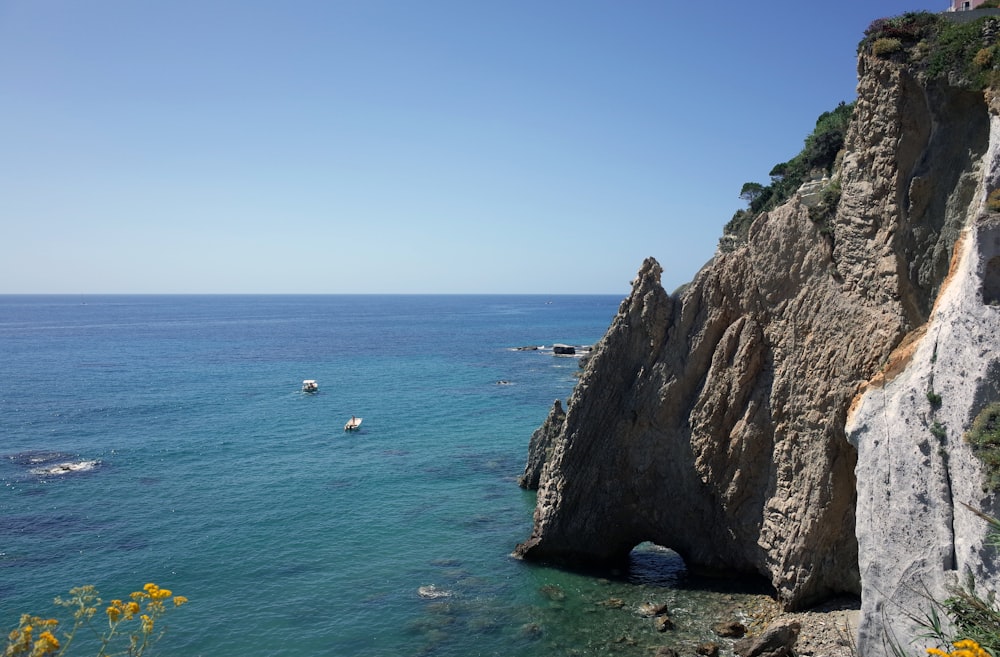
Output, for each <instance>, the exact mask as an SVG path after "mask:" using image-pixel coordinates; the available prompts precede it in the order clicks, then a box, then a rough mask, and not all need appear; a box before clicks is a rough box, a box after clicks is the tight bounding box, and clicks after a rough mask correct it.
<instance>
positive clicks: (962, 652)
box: [927, 639, 990, 657]
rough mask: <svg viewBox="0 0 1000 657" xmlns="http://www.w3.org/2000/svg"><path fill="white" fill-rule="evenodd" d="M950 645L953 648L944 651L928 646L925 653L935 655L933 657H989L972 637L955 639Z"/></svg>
mask: <svg viewBox="0 0 1000 657" xmlns="http://www.w3.org/2000/svg"><path fill="white" fill-rule="evenodd" d="M952 645H953V646H955V649H954V650H952V651H951V652H945V651H943V650H941V649H939V648H928V649H927V654H928V655H935V657H990V654H989V653H988V652H986V651H985V650H983V648H982V646H980V645H979V644H978V643H976V642H975V641H973V640H972V639H963V640H961V641H956V642H955V643H953V644H952Z"/></svg>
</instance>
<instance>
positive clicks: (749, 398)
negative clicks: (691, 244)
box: [516, 56, 1000, 657]
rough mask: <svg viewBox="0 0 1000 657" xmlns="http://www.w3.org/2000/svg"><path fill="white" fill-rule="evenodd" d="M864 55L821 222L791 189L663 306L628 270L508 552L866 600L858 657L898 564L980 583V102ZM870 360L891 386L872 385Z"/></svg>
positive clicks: (993, 340)
mask: <svg viewBox="0 0 1000 657" xmlns="http://www.w3.org/2000/svg"><path fill="white" fill-rule="evenodd" d="M859 62H860V63H859V72H860V82H859V88H858V103H857V105H856V109H855V114H854V119H853V120H852V123H851V128H850V130H849V132H848V135H847V142H846V145H845V153H844V156H843V160H842V164H841V166H840V169H839V171H838V172H836V176H837V177H838V180H839V182H840V187H841V198H840V202H839V204H838V206H837V210H836V216H835V217H834V218H833V219H832V220H831V221H830V222H829V223H828V224H827V225H820V224H818V223H815V222H814V221H813V220H812V219H810V214H809V209H808V208H807V207H806V206H805V205H804V204H803V203H802V202H801V199H799V198H797V197H793V198H792V199H791V200H790V201H789V202H787V203H786V204H784V205H782V206H781V207H779V208H777V209H775V210H773V211H771V212H768V213H766V214H763V215H761V216H760V217H758V218H757V219H756V220H755V221H754V223H753V224H752V226H751V227H750V231H749V235H748V238H747V240H746V243H745V244H743V245H740V246H738V247H737V248H736V249H734V250H732V251H731V252H726V253H718V254H717V255H716V257H715V258H714V259H713V261H712V262H710V263H709V264H708V265H707V266H706V267H705V268H703V269H702V271H700V272H699V273H698V274H697V276H696V277H695V278H694V280H693V281H692V282H691V283H690V285H688V286H687V287H686V288H685V289H684V290H683V292H681V293H680V294H678V295H676V296H670V295H668V294H667V293H666V292H665V291H664V290H663V288H662V287H661V285H660V274H661V268H660V266H659V264H658V263H657V262H656V261H655V260H653V259H648V260H646V262H644V263H643V265H642V267H641V269H640V271H639V275H638V277H637V278H636V280H635V281H634V282H633V287H632V291H631V294H630V295H629V296H628V298H627V299H625V301H624V302H623V303H622V305H621V307H620V308H619V312H618V315H617V316H616V317H615V319H614V321H613V323H612V325H611V327H610V328H609V329H608V332H607V334H606V335H605V336H604V338H603V339H602V340H601V341H600V343H599V344H598V345H596V347H595V349H594V352H593V355H592V357H591V360H590V362H589V363H588V364H587V367H586V369H585V371H584V373H583V375H582V377H581V379H580V382H579V383H578V385H577V387H576V389H575V390H574V392H573V395H572V397H571V398H570V400H569V402H568V405H567V410H566V416H565V419H564V420H563V421H562V423H561V429H560V431H559V433H558V435H556V436H554V437H551V436H550V438H549V440H548V441H547V442H546V446H545V448H544V450H545V453H544V454H542V453H541V452H539V451H538V450H539V449H540V448H535V447H533V449H532V458H534V459H536V466H535V467H537V462H540V461H544V466H543V467H542V468H541V471H540V476H539V481H538V497H537V505H536V509H535V515H534V528H533V531H532V534H531V536H530V538H528V539H527V540H526V541H525V542H524V543H522V544H521V545H519V546H518V547H517V550H516V554H518V555H519V556H521V557H523V558H527V559H533V560H541V561H550V562H557V563H564V564H573V565H583V564H610V563H614V562H617V561H621V560H623V559H624V558H625V557H626V556H627V555H628V553H629V551H630V550H631V549H632V548H633V547H634V546H635V545H637V544H638V543H640V542H643V541H652V542H655V543H658V544H660V545H664V546H668V547H671V548H673V549H675V550H676V551H677V552H679V553H680V554H681V555H682V556H683V557H684V558H685V560H686V561H687V563H688V565H689V566H690V567H695V568H706V569H712V570H719V571H730V572H736V573H747V574H756V575H761V576H763V577H764V578H766V579H767V581H769V582H770V584H771V585H772V586H773V588H774V590H775V592H776V593H777V595H778V597H779V599H780V600H781V601H782V603H783V604H784V605H785V607H786V608H788V609H796V608H801V607H803V606H806V605H809V604H810V603H812V602H815V601H818V600H820V599H823V598H825V597H827V596H830V595H833V594H836V593H854V594H857V593H859V592H862V591H863V605H864V609H863V611H864V614H863V616H862V620H861V625H862V627H861V635H862V638H863V639H865V641H866V643H864V644H863V645H862V646H861V647H862V648H863V650H862V652H861V654H862V655H865V657H867V656H868V655H875V654H881V653H880V650H882V648H880V647H879V646H878V645H877V641H876V639H875V637H879V640H881V637H882V635H883V634H884V633H883V629H884V628H883V625H882V624H881V623H882V621H881V620H879V621H876V619H875V617H876V616H881V617H882V618H886V617H891V616H894V615H899V614H901V613H904V612H905V611H907V610H903V609H901V608H899V607H898V605H896V602H897V599H899V598H894V597H893V596H894V595H895V592H894V589H893V587H891V586H887V582H889V581H890V580H892V578H894V577H896V576H897V574H900V573H903V574H905V575H906V576H907V577H908V578H909V579H906V578H904V581H908V582H910V583H911V584H912V583H914V582H917V581H920V580H922V578H923V577H925V576H929V575H930V573H931V571H934V572H935V573H938V574H940V573H942V572H944V571H952V570H955V569H956V568H958V569H961V568H966V567H968V568H971V569H973V570H974V571H975V572H976V573H977V574H983V575H984V576H985V577H987V578H988V577H990V576H991V575H990V573H989V572H988V570H989V569H988V568H987V567H986V565H985V562H986V560H985V559H984V558H983V557H982V550H983V549H982V541H981V537H982V533H983V532H982V528H979V529H978V530H976V531H972V530H971V529H970V531H972V533H971V534H970V533H966V532H965V527H964V525H963V526H962V527H959V525H958V524H955V526H952V524H953V523H972V524H975V518H974V516H973V515H972V514H971V513H968V514H967V513H964V512H957V511H956V510H955V509H956V507H955V504H954V499H953V498H954V496H955V495H956V492H960V493H961V495H962V497H960V498H956V499H959V500H960V501H968V503H969V504H971V505H973V506H974V507H976V508H988V502H989V500H988V499H986V496H985V495H984V494H983V493H982V491H981V490H980V491H979V493H975V491H976V490H977V488H976V487H977V486H978V482H979V481H980V479H979V470H978V468H979V465H978V463H977V462H976V461H975V460H974V459H972V458H971V457H970V456H969V453H968V449H967V448H966V447H964V446H963V445H961V431H962V428H963V427H967V426H968V425H969V423H970V422H971V418H972V417H973V416H974V415H975V413H976V408H977V407H979V408H981V407H982V405H983V404H984V403H986V402H987V401H994V400H996V399H998V398H1000V361H998V349H997V346H998V337H997V336H1000V324H998V319H1000V317H998V315H1000V309H998V308H997V307H996V306H990V305H989V304H988V303H984V302H983V300H984V299H988V298H990V295H994V296H995V297H1000V289H998V290H993V288H994V287H996V288H1000V251H998V250H1000V246H998V245H997V244H998V240H1000V228H998V227H997V226H998V223H997V221H996V220H994V219H991V218H990V217H988V216H986V217H983V216H982V215H983V213H984V211H985V206H984V199H985V196H986V192H987V191H988V190H991V189H994V188H996V187H997V186H1000V166H998V164H997V163H998V162H1000V155H998V152H1000V149H998V147H997V146H996V145H991V144H992V143H993V142H995V141H996V140H997V139H998V136H997V135H998V134H1000V123H998V120H997V119H996V118H995V117H994V118H993V119H992V121H993V122H992V125H991V119H990V112H989V110H988V106H987V102H986V100H985V99H984V97H983V94H981V93H976V92H971V91H966V90H962V89H959V88H955V87H949V86H946V85H944V84H943V83H925V82H922V81H920V80H918V79H917V78H916V77H915V76H914V75H912V74H910V73H909V72H908V71H907V70H906V68H905V67H903V66H901V65H899V64H896V63H893V62H889V61H884V60H880V59H876V58H872V57H869V56H862V57H861V59H860V60H859ZM960 237H961V239H960ZM949 271H952V274H951V276H949ZM984 281H986V282H984ZM989 281H994V282H993V283H990V282H989ZM935 304H936V305H935ZM929 320H930V321H929ZM904 341H905V343H904ZM901 345H903V346H901ZM935 345H936V348H935ZM897 348H899V349H897ZM906 349H909V350H910V352H907V353H913V357H912V358H910V359H909V360H905V359H904V358H903V357H902V356H900V353H901V350H903V351H905V350H906ZM935 354H936V360H935ZM887 364H888V365H889V366H897V365H898V366H899V369H902V368H904V367H905V368H906V369H905V375H898V376H896V378H895V379H893V380H892V381H891V382H888V383H887V382H885V381H882V382H881V383H879V382H878V377H879V376H880V375H881V376H882V377H883V378H885V376H886V375H887V374H888V373H887V371H886V366H887ZM946 370H947V371H946ZM931 375H933V384H934V389H935V390H937V391H938V392H939V393H940V394H941V396H942V397H943V398H944V400H945V401H944V402H943V404H942V407H941V409H939V410H937V411H935V412H934V413H935V414H936V415H932V413H931V409H930V408H929V407H928V405H927V397H926V394H925V393H926V391H927V387H928V379H929V377H930V376H931ZM863 391H867V392H863ZM862 393H863V394H862ZM921 400H922V401H921ZM852 409H853V410H852ZM935 417H937V418H940V422H941V424H944V425H946V426H947V427H948V435H947V438H946V439H943V442H942V443H941V444H938V443H937V442H935V440H934V439H933V436H931V434H930V433H928V430H927V426H928V422H930V421H932V420H933V418H935ZM547 422H548V421H547ZM848 427H849V430H850V438H851V440H850V441H849V440H848ZM896 434H899V436H898V437H897V436H896ZM903 434H906V435H903ZM900 441H901V443H902V444H901V446H900V447H899V448H898V450H897V449H896V448H895V447H894V444H895V443H896V442H900ZM533 443H534V441H533ZM859 456H860V461H861V462H860V464H859ZM902 461H906V463H907V465H906V468H907V469H904V470H900V469H899V468H901V467H902ZM956 477H958V478H960V479H961V480H962V482H963V483H961V484H960V485H956V483H955V478H956ZM897 504H899V505H900V506H897ZM915 510H916V511H919V512H920V513H921V514H922V515H916V516H912V515H910V514H911V513H916V511H915ZM856 517H857V527H856V521H855V518H856ZM908 519H909V520H908ZM908 521H909V522H910V523H911V525H910V526H909V527H904V525H905V524H906V523H907V522H908ZM972 529H975V528H972ZM856 530H857V533H856ZM925 531H926V532H929V533H928V534H927V535H926V536H924V538H923V539H921V540H917V538H916V536H915V535H916V534H920V533H921V532H925ZM895 532H899V533H895ZM970 536H971V537H972V538H971V539H970V538H969V537H970ZM859 545H860V547H861V554H860V557H859ZM859 564H860V565H859ZM942 581H943V580H942ZM883 586H886V588H884V589H883V588H881V587H883ZM939 588H940V587H939ZM890 624H891V621H890Z"/></svg>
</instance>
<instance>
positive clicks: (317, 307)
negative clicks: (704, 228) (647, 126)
mask: <svg viewBox="0 0 1000 657" xmlns="http://www.w3.org/2000/svg"><path fill="white" fill-rule="evenodd" d="M620 301H621V299H620V298H618V297H609V296H555V297H541V296H538V297H536V296H510V297H505V296H107V297H100V296H85V297H81V296H67V297H61V296H42V297H32V296H7V297H0V481H2V482H3V488H2V489H0V630H3V631H6V630H8V629H10V628H12V627H13V626H15V625H16V623H17V619H18V617H19V615H20V613H22V612H31V613H35V614H39V615H52V613H53V611H54V607H53V605H52V604H51V601H52V598H53V597H54V596H56V595H60V594H65V593H66V591H67V590H68V589H69V588H70V587H71V586H75V585H79V584H94V585H96V586H97V587H98V589H99V590H100V591H101V593H102V594H103V595H104V597H105V598H106V599H109V598H114V597H124V596H125V595H127V594H128V592H130V591H132V590H136V589H138V588H141V586H142V584H144V583H145V582H148V581H154V582H156V583H158V584H160V585H161V586H165V587H169V588H171V589H172V590H173V591H174V592H175V593H179V594H183V595H185V596H187V597H188V598H189V599H190V601H191V602H190V603H189V604H188V605H187V606H185V607H182V608H181V609H178V610H176V612H175V613H173V614H172V615H171V617H170V618H169V619H168V625H169V630H168V633H167V635H166V637H165V638H164V639H163V640H162V642H161V643H160V645H159V646H158V653H159V654H163V655H185V656H194V655H206V656H208V655H211V656H212V657H226V656H230V655H232V656H237V655H239V656H247V655H250V656H252V655H268V656H271V655H295V656H302V655H363V656H374V655H386V656H388V655H455V656H465V655H505V656H508V655H562V654H567V655H568V654H588V655H589V654H625V655H630V654H635V655H640V654H647V655H648V654H649V653H650V646H655V645H660V644H664V637H663V636H662V635H657V633H656V632H655V631H654V630H653V629H652V625H651V623H650V621H649V619H647V618H643V617H642V616H641V615H640V614H638V613H637V612H636V609H637V607H638V605H639V604H641V603H642V602H644V601H667V602H669V604H670V605H671V607H672V613H673V615H674V617H675V622H677V623H678V625H679V629H680V631H681V633H680V634H677V635H674V636H673V637H672V640H673V641H675V642H680V641H682V640H683V639H684V638H685V637H688V636H689V635H690V636H691V637H695V636H696V635H698V633H699V632H700V633H702V634H703V633H704V632H705V627H706V623H707V622H709V621H710V620H711V618H710V616H711V613H709V612H708V611H706V610H708V609H709V608H710V607H712V605H718V604H725V603H720V602H719V601H718V600H717V599H716V598H717V597H718V596H716V597H715V598H713V597H712V596H711V595H710V594H703V593H700V592H698V591H689V590H685V589H683V588H677V587H674V586H672V585H673V584H675V583H676V581H677V578H678V577H680V576H681V575H679V571H678V568H679V566H678V563H677V561H676V559H674V558H672V557H669V556H667V557H662V558H661V556H660V555H659V554H658V553H650V554H644V555H639V556H637V557H636V561H635V563H634V568H633V571H632V572H631V573H630V576H629V577H626V578H624V579H621V580H619V579H614V578H612V579H601V578H595V577H587V576H583V575H577V574H571V573H566V572H562V571H558V570H554V569H549V568H542V567H539V566H534V565H530V564H525V563H522V562H519V561H517V560H514V559H512V558H510V556H509V555H510V552H511V550H512V549H513V548H514V546H515V544H516V543H517V542H518V541H520V540H523V539H524V538H526V537H527V536H528V534H529V533H530V529H531V513H532V509H533V504H534V495H533V494H532V493H529V492H526V491H522V490H521V489H519V488H518V487H517V485H516V478H517V476H518V475H519V474H520V473H521V471H522V469H523V464H524V458H525V452H526V447H527V442H528V438H529V436H530V434H531V432H532V431H533V430H534V429H535V428H536V427H537V426H538V425H539V424H540V423H541V421H542V420H543V419H544V418H545V416H546V414H547V413H548V410H549V408H550V406H551V404H552V401H553V400H554V399H557V398H559V399H563V400H565V399H566V398H567V397H568V395H569V393H570V392H571V390H572V387H573V385H574V383H575V374H576V373H577V372H578V371H579V368H578V361H577V359H575V358H564V357H555V356H553V354H552V353H551V351H550V350H539V351H517V350H515V349H514V348H515V347H519V346H524V345H546V346H548V347H551V345H552V344H553V343H554V342H562V343H567V344H576V345H587V344H592V343H594V342H595V341H597V340H598V339H599V338H600V336H601V335H602V334H603V333H604V331H605V330H606V328H607V327H608V325H609V324H610V321H611V319H612V318H613V316H614V313H615V312H616V310H617V307H618V304H619V302H620ZM307 378H308V379H317V380H318V381H319V384H320V390H319V392H318V393H316V394H304V393H302V392H301V390H300V386H301V382H302V380H303V379H307ZM501 381H503V382H506V383H504V384H500V383H498V382H501ZM352 415H357V416H360V417H363V418H364V422H363V424H362V427H361V430H360V431H358V432H356V433H349V434H348V433H345V432H344V431H343V425H344V422H345V421H346V420H347V419H348V418H349V417H351V416H352ZM62 464H70V466H71V467H72V468H75V470H70V471H66V470H65V468H63V469H62V470H60V469H59V468H60V466H61V465H62ZM53 468H55V472H53ZM421 587H434V589H433V591H437V592H445V593H447V596H445V597H438V598H428V597H421V595H420V594H419V591H420V589H421ZM428 590H431V589H427V588H425V589H424V591H425V592H427V591H428ZM727 600H729V601H730V602H731V598H729V599H727ZM619 603H620V604H619ZM685 631H686V632H687V634H685V633H684V632H685ZM692 640H693V639H692Z"/></svg>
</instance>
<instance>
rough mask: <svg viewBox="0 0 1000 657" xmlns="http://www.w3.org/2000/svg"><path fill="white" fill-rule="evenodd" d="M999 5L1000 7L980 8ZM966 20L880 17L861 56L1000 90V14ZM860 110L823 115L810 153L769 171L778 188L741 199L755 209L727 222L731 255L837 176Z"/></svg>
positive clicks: (753, 190)
mask: <svg viewBox="0 0 1000 657" xmlns="http://www.w3.org/2000/svg"><path fill="white" fill-rule="evenodd" d="M996 4H1000V2H996V3H994V2H987V3H983V5H980V6H981V7H987V6H996ZM958 18H960V19H962V20H958ZM958 18H956V17H955V16H953V15H951V16H950V15H948V14H935V13H931V12H926V11H920V12H908V13H905V14H902V15H900V16H896V17H892V18H879V19H877V20H875V21H873V22H872V24H871V25H869V26H868V29H867V30H865V34H864V38H863V39H862V40H861V43H860V44H859V45H858V52H859V53H861V54H866V55H871V56H874V57H879V58H881V59H888V60H892V61H896V62H899V63H901V64H905V65H906V66H909V67H911V68H912V69H913V70H914V72H915V73H916V74H917V75H919V76H922V77H925V78H928V79H943V80H945V81H946V82H947V84H949V85H954V86H960V87H966V88H969V89H974V90H982V89H986V88H988V87H1000V43H998V37H1000V16H997V15H995V14H984V15H982V16H980V17H978V18H976V19H974V20H971V21H966V20H964V19H965V18H966V17H965V16H962V17H958ZM853 111H854V103H850V104H845V103H841V104H840V105H838V106H837V108H836V109H834V110H833V111H831V112H825V113H823V114H822V115H820V117H819V119H817V121H816V129H815V130H814V131H813V133H812V134H811V135H809V136H808V137H807V138H806V140H805V146H804V147H803V149H802V151H801V152H800V153H799V154H798V155H796V156H795V157H794V158H792V159H791V160H789V161H788V162H783V163H780V164H777V165H775V167H774V168H773V169H772V170H771V172H770V174H768V175H770V177H771V183H770V184H768V185H765V184H761V183H757V182H748V183H745V184H744V185H743V188H742V189H741V190H740V198H742V199H743V200H745V201H746V202H747V203H748V206H749V207H747V208H745V209H741V210H737V211H736V213H735V214H734V215H733V218H732V219H731V220H730V221H729V223H727V224H726V226H725V228H724V229H723V238H722V240H721V241H720V246H721V247H722V248H723V250H728V249H731V248H733V247H734V246H735V245H737V244H739V243H740V242H743V241H744V240H745V239H746V236H747V232H748V231H749V229H750V224H751V223H753V220H754V219H756V218H757V216H758V215H759V214H760V213H762V212H767V211H768V210H771V209H773V208H775V207H777V206H778V205H780V204H781V203H784V202H785V201H786V200H788V199H789V198H790V197H791V196H792V194H794V193H795V192H796V190H798V189H799V187H800V186H801V185H802V183H804V182H806V181H808V180H809V179H810V177H812V176H814V175H816V174H830V173H832V171H833V169H834V164H835V162H836V158H837V154H838V153H839V152H840V150H841V149H842V148H843V146H844V136H845V135H846V133H847V126H848V124H849V123H850V120H851V115H852V114H853ZM827 192H828V193H826V194H825V196H827V197H829V198H828V199H824V203H823V204H822V207H821V208H820V210H821V212H819V214H821V215H823V214H824V213H826V214H829V211H831V210H832V209H833V208H834V207H835V206H836V202H837V200H838V198H839V194H838V192H839V189H838V188H837V185H836V183H835V182H834V183H831V185H830V187H829V189H828V190H827ZM824 217H825V215H824V216H823V217H820V219H821V220H822V219H824Z"/></svg>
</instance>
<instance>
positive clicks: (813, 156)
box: [723, 102, 855, 241]
mask: <svg viewBox="0 0 1000 657" xmlns="http://www.w3.org/2000/svg"><path fill="white" fill-rule="evenodd" d="M854 105H855V104H854V103H844V102H841V103H840V104H838V105H837V107H836V108H834V109H833V110H831V111H829V112H823V113H822V114H820V115H819V118H817V119H816V127H815V129H813V131H812V134H810V135H809V136H808V137H806V139H805V144H804V145H803V148H802V151H800V152H799V154H798V155H796V156H795V157H794V158H792V159H791V160H789V161H787V162H782V163H780V164H776V165H774V167H773V168H772V169H771V172H770V173H769V174H768V175H770V176H771V184H770V185H761V184H759V183H744V184H743V188H742V190H741V191H740V198H742V199H744V200H745V201H747V202H748V203H749V204H750V207H749V208H748V209H746V210H737V211H736V214H734V215H733V218H732V219H731V220H730V221H729V223H728V224H726V227H725V228H724V229H723V235H725V236H729V237H734V238H736V239H737V240H738V241H742V240H744V239H746V233H747V230H748V229H749V228H750V224H751V223H752V222H753V220H754V219H755V218H756V217H757V215H759V214H760V213H761V212H767V211H768V210H772V209H774V208H776V207H778V206H779V205H781V204H782V203H784V202H785V201H787V200H788V199H789V198H791V196H792V194H794V193H795V192H796V190H798V188H799V187H801V186H802V183H804V182H806V180H808V179H809V176H810V174H811V173H812V172H813V171H816V170H822V171H825V172H826V173H827V174H829V173H832V172H833V168H834V164H835V163H836V161H837V155H838V154H839V153H840V151H841V150H842V149H843V148H844V139H845V137H846V135H847V127H848V126H849V125H850V123H851V117H852V116H853V115H854ZM830 192H831V193H830V195H829V197H827V196H824V203H825V204H827V205H828V208H827V210H828V211H829V212H831V213H832V212H833V211H835V210H836V207H835V206H836V202H837V201H838V200H839V198H840V188H839V186H836V187H834V186H831V188H830Z"/></svg>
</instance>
